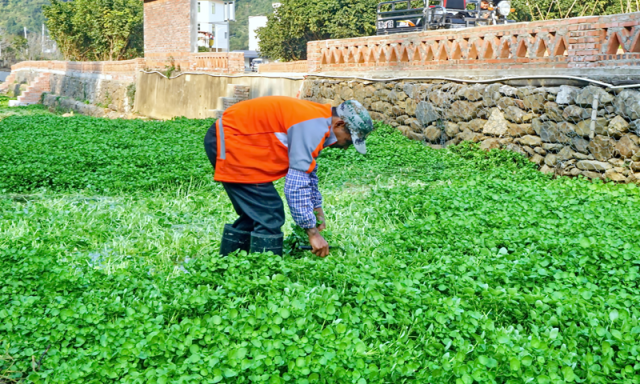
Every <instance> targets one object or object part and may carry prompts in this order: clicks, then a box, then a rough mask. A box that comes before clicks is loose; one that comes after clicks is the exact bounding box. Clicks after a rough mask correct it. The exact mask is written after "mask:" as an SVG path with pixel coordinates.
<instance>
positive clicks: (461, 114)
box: [446, 100, 482, 121]
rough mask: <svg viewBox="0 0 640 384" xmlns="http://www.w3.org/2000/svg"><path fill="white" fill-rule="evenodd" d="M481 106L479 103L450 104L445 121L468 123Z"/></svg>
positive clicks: (461, 101)
mask: <svg viewBox="0 0 640 384" xmlns="http://www.w3.org/2000/svg"><path fill="white" fill-rule="evenodd" d="M481 106H482V103H481V102H471V101H463V100H458V101H456V102H454V103H453V104H451V108H449V109H448V110H447V113H446V115H447V119H448V120H451V121H469V120H471V119H473V118H474V117H475V116H476V114H477V112H478V109H479V108H480V107H481Z"/></svg>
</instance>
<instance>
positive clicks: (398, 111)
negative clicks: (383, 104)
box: [391, 105, 404, 116]
mask: <svg viewBox="0 0 640 384" xmlns="http://www.w3.org/2000/svg"><path fill="white" fill-rule="evenodd" d="M391 113H392V114H393V115H394V116H402V115H404V109H402V108H400V107H398V106H397V105H394V106H393V107H391Z"/></svg>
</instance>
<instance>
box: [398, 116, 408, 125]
mask: <svg viewBox="0 0 640 384" xmlns="http://www.w3.org/2000/svg"><path fill="white" fill-rule="evenodd" d="M407 120H409V116H407V115H402V116H398V117H396V123H398V124H400V125H409V123H405V121H407Z"/></svg>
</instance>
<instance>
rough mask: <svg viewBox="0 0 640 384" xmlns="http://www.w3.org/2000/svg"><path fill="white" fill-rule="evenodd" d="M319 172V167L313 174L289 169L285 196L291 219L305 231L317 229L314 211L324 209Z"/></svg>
mask: <svg viewBox="0 0 640 384" xmlns="http://www.w3.org/2000/svg"><path fill="white" fill-rule="evenodd" d="M317 170H318V166H316V167H315V169H314V170H313V172H311V173H306V172H303V171H298V170H297V169H293V168H289V173H287V178H286V181H285V184H284V195H285V197H286V198H287V203H288V204H289V209H290V210H291V217H293V221H295V222H296V224H298V225H299V226H300V227H302V228H304V229H309V228H315V227H316V215H315V214H314V213H313V210H314V209H315V208H322V195H321V194H320V191H319V190H318V175H317V174H316V171H317Z"/></svg>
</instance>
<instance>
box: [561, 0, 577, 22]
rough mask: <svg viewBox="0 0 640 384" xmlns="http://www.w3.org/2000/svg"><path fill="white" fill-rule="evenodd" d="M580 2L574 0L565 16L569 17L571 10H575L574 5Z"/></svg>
mask: <svg viewBox="0 0 640 384" xmlns="http://www.w3.org/2000/svg"><path fill="white" fill-rule="evenodd" d="M577 2H578V0H573V4H571V6H570V7H569V10H568V11H567V14H566V15H564V18H565V19H566V18H567V17H569V14H570V13H571V11H572V10H573V7H574V5H576V3H577Z"/></svg>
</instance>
